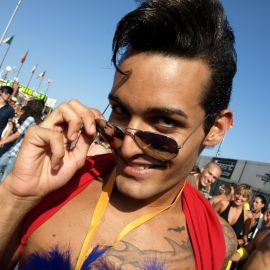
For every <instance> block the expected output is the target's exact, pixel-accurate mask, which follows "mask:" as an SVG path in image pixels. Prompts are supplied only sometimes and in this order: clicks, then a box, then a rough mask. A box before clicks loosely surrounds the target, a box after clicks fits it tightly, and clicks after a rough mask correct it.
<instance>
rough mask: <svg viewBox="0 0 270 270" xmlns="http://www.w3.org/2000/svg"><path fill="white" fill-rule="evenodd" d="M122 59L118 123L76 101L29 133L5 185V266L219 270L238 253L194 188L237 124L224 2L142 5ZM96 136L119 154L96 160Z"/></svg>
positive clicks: (1, 189)
mask: <svg viewBox="0 0 270 270" xmlns="http://www.w3.org/2000/svg"><path fill="white" fill-rule="evenodd" d="M112 59H113V63H114V66H115V67H116V71H115V77H114V81H113V85H112V89H111V92H110V94H109V103H110V105H111V108H112V111H111V113H110V117H109V119H108V120H106V119H105V118H104V116H103V114H102V113H101V112H100V111H99V110H97V109H90V108H87V107H86V106H84V105H83V104H82V103H80V102H79V101H77V100H71V101H69V102H66V103H63V104H61V105H60V106H59V107H58V108H57V109H55V110H54V111H53V112H52V113H50V115H48V116H47V117H46V119H45V120H44V121H43V122H42V123H41V124H40V125H35V126H33V127H30V128H29V129H28V130H27V132H26V135H25V138H24V141H23V144H22V147H21V149H20V152H19V154H18V156H17V160H16V162H15V165H14V168H13V170H12V171H11V172H10V174H9V175H8V176H7V177H6V178H5V179H4V181H3V182H2V183H1V184H0V198H1V200H0V213H1V219H0V265H1V267H2V269H3V270H5V269H10V268H12V267H13V266H14V265H16V263H17V262H18V261H19V262H20V270H25V269H39V268H38V265H39V263H42V264H43V266H44V265H45V266H44V269H61V267H59V265H58V267H55V265H53V263H54V259H55V258H56V259H57V262H59V261H60V262H61V264H62V266H63V265H64V267H63V268H64V269H76V270H77V269H80V270H83V269H93V270H97V269H99V270H100V269H136V270H139V269H140V270H142V269H158V270H165V269H169V268H171V269H178V270H184V269H190V270H195V269H196V270H220V269H221V268H222V266H223V264H224V263H225V262H226V260H227V259H228V258H229V257H230V256H231V255H232V254H233V253H234V251H235V250H236V244H237V243H236V238H235V235H234V233H233V230H232V229H231V227H230V226H229V225H228V224H227V223H226V222H225V221H222V220H221V219H219V218H218V216H217V214H216V213H215V211H214V210H213V208H212V207H211V205H210V204H209V202H208V201H207V200H206V199H205V198H204V197H203V195H202V194H201V193H200V192H199V191H198V190H196V189H194V188H193V187H192V186H191V185H190V184H189V183H187V182H186V177H187V175H188V173H189V172H190V171H191V170H192V168H193V167H194V164H195V162H196V160H197V158H198V156H199V155H200V153H201V151H202V150H203V149H204V148H206V147H212V146H214V145H217V144H218V143H219V142H220V141H221V140H222V138H223V137H224V134H225V133H226V131H227V130H228V129H229V127H230V123H231V121H232V117H233V114H232V111H231V110H229V109H228V103H229V100H230V93H231V89H232V80H233V77H234V74H235V72H236V54H235V49H234V35H233V32H232V30H231V27H230V25H229V23H228V21H227V18H226V16H225V14H224V9H223V7H222V5H221V3H220V2H219V1H216V0H158V1H157V0H149V1H142V2H141V4H139V6H138V7H137V8H136V9H135V10H133V11H131V12H130V13H128V14H127V15H126V16H124V17H123V18H122V19H121V20H120V22H119V23H118V25H117V28H116V31H115V35H114V38H113V57H112ZM89 98H91V96H89ZM92 98H93V99H94V98H96V96H95V95H93V97H92ZM97 132H98V133H99V134H101V136H102V138H103V139H104V141H106V143H109V144H110V147H111V148H112V151H113V153H107V154H103V155H95V156H92V157H87V158H86V155H87V153H88V149H89V147H90V144H91V143H92V142H93V140H94V139H95V137H96V134H97ZM6 206H8V207H6ZM20 240H21V241H20ZM20 243H21V244H20ZM217 247H218V248H217ZM58 259H59V260H58ZM60 259H61V260H60Z"/></svg>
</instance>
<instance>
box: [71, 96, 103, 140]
mask: <svg viewBox="0 0 270 270" xmlns="http://www.w3.org/2000/svg"><path fill="white" fill-rule="evenodd" d="M69 104H70V105H71V106H72V107H73V109H74V111H76V113H77V114H78V115H80V117H81V119H82V122H83V127H84V130H85V132H86V133H87V134H89V135H95V133H96V121H95V120H96V119H98V118H101V117H102V114H101V112H100V111H98V110H97V109H93V108H88V107H86V106H84V105H83V104H82V103H80V102H79V101H78V100H76V99H73V100H71V101H70V102H69Z"/></svg>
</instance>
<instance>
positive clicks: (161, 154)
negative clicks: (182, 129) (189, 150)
mask: <svg viewBox="0 0 270 270" xmlns="http://www.w3.org/2000/svg"><path fill="white" fill-rule="evenodd" d="M134 139H135V141H136V143H137V144H138V146H139V147H140V148H142V149H143V151H144V152H145V153H146V154H148V155H150V156H152V157H154V158H156V159H160V160H170V159H172V158H174V157H175V156H176V155H177V153H178V145H177V143H176V141H175V140H174V139H172V138H169V137H167V136H165V135H161V134H156V133H152V132H146V131H140V130H139V131H137V132H136V133H135V135H134Z"/></svg>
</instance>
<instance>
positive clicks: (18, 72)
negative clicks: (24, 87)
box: [14, 62, 24, 81]
mask: <svg viewBox="0 0 270 270" xmlns="http://www.w3.org/2000/svg"><path fill="white" fill-rule="evenodd" d="M23 63H24V62H22V63H21V65H20V67H19V69H18V71H17V74H16V76H15V78H17V80H18V81H19V77H18V76H19V74H20V71H21V69H22V66H23ZM14 81H15V80H14Z"/></svg>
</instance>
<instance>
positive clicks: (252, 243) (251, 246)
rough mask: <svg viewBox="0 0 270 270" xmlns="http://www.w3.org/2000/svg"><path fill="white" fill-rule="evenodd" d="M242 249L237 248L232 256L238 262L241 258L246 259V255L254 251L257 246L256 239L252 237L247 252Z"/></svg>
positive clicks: (246, 248) (246, 247)
mask: <svg viewBox="0 0 270 270" xmlns="http://www.w3.org/2000/svg"><path fill="white" fill-rule="evenodd" d="M241 249H243V248H239V249H237V251H236V252H235V253H234V254H233V255H232V257H231V258H230V259H231V260H232V261H233V262H238V261H241V260H245V259H246V257H247V256H248V255H249V254H250V253H251V252H252V251H253V250H255V249H256V246H255V241H254V239H252V240H251V241H250V242H249V243H248V244H247V245H246V246H245V247H244V249H245V252H243V251H242V250H241Z"/></svg>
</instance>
